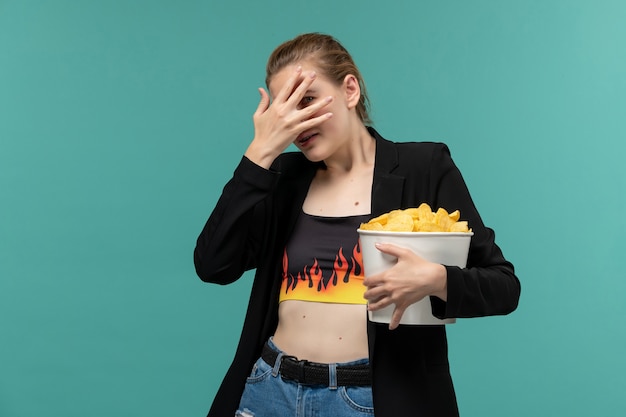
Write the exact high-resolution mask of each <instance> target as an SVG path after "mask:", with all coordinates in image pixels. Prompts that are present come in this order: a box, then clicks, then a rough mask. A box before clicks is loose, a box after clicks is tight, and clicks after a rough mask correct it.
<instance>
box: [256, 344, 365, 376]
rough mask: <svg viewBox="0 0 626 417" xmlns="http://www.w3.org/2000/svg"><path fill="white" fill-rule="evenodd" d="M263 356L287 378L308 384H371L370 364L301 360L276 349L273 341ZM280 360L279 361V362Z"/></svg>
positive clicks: (265, 347)
mask: <svg viewBox="0 0 626 417" xmlns="http://www.w3.org/2000/svg"><path fill="white" fill-rule="evenodd" d="M261 358H262V359H263V360H264V361H265V362H266V363H267V364H268V365H270V366H272V367H274V368H275V369H278V372H279V373H280V375H281V377H282V378H283V379H286V380H291V381H295V382H298V383H300V384H306V385H325V386H329V387H336V386H370V385H372V377H371V373H370V366H369V364H354V365H350V364H347V365H343V364H332V363H331V364H328V363H318V362H309V361H307V360H299V359H298V358H296V357H294V356H288V355H285V354H283V353H282V352H280V351H279V350H278V349H276V348H275V347H274V346H273V344H271V342H268V343H265V346H263V351H262V353H261ZM277 362H278V363H277Z"/></svg>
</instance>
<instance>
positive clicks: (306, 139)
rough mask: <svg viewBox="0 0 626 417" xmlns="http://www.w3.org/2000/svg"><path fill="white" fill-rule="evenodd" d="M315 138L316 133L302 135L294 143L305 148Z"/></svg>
mask: <svg viewBox="0 0 626 417" xmlns="http://www.w3.org/2000/svg"><path fill="white" fill-rule="evenodd" d="M315 136H317V133H308V132H307V133H303V134H301V135H300V136H298V137H297V138H296V142H297V143H298V145H300V146H306V145H307V144H308V143H309V141H310V140H311V139H313V138H314V137H315Z"/></svg>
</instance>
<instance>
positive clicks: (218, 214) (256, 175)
mask: <svg viewBox="0 0 626 417" xmlns="http://www.w3.org/2000/svg"><path fill="white" fill-rule="evenodd" d="M279 176H280V174H278V173H277V172H275V171H272V170H266V169H265V168H262V167H260V166H258V165H256V164H255V163H253V162H252V161H250V160H249V159H247V158H246V157H243V158H242V159H241V161H240V163H239V165H238V166H237V168H236V169H235V172H234V174H233V177H232V178H231V180H230V181H228V183H226V185H225V186H224V189H223V191H222V195H221V196H220V198H219V200H218V201H217V204H216V206H215V208H214V209H213V212H212V213H211V215H210V216H209V219H208V220H207V222H206V224H205V226H204V228H203V229H202V232H201V233H200V235H199V237H198V239H197V242H196V247H195V250H194V264H195V268H196V273H197V274H198V276H199V277H200V279H202V280H203V281H206V282H212V283H217V284H229V283H231V282H233V281H236V280H237V279H239V278H240V277H241V276H242V275H243V273H244V272H245V271H247V270H249V269H252V268H255V267H256V266H257V264H258V262H257V259H258V257H259V254H260V248H261V247H262V243H261V242H262V237H263V236H264V235H267V229H268V228H269V227H270V219H269V218H268V212H269V211H268V210H267V209H266V208H267V204H268V200H269V195H270V193H271V191H272V190H273V189H274V187H275V186H276V183H277V181H278V178H279Z"/></svg>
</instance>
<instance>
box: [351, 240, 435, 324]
mask: <svg viewBox="0 0 626 417" xmlns="http://www.w3.org/2000/svg"><path fill="white" fill-rule="evenodd" d="M376 248H377V249H378V250H379V251H381V252H384V253H386V254H388V255H391V256H394V257H396V258H398V262H397V263H396V264H395V265H394V266H393V267H392V268H390V269H388V270H387V271H384V272H381V273H379V274H375V275H371V276H368V277H365V279H364V280H363V284H364V285H365V286H366V287H367V290H366V291H365V294H364V297H365V299H366V300H367V301H368V309H369V310H371V311H374V310H380V309H381V308H384V307H387V306H389V305H391V304H395V306H396V307H395V310H394V312H393V315H392V317H391V322H390V323H389V328H390V329H391V330H393V329H395V328H396V327H398V325H399V324H400V319H401V318H402V315H403V314H404V311H405V310H406V308H407V307H408V306H410V305H411V304H413V303H415V302H417V301H419V300H421V299H422V298H424V297H427V296H431V295H434V296H437V297H439V298H441V299H442V300H444V301H445V300H446V299H447V271H446V268H445V267H444V266H443V265H441V264H437V263H433V262H429V261H427V260H425V259H424V258H422V257H420V256H418V255H417V254H416V253H415V252H413V251H412V250H410V249H408V248H404V247H401V246H397V245H394V244H391V243H377V244H376Z"/></svg>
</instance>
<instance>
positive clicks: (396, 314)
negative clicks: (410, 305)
mask: <svg viewBox="0 0 626 417" xmlns="http://www.w3.org/2000/svg"><path fill="white" fill-rule="evenodd" d="M404 310H406V307H398V306H396V308H395V309H394V310H393V314H392V315H391V320H390V321H389V330H395V329H396V328H397V327H398V326H399V325H400V320H402V315H403V314H404Z"/></svg>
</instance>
